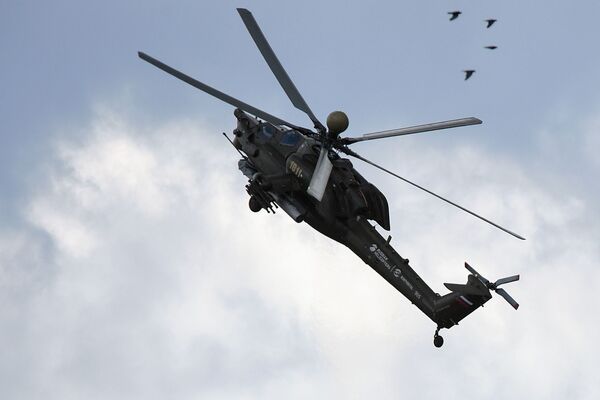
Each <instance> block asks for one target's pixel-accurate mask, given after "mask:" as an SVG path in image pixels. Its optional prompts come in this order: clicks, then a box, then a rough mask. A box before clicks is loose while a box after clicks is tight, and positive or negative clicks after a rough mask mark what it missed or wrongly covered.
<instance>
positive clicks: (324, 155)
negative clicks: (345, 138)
mask: <svg viewBox="0 0 600 400" xmlns="http://www.w3.org/2000/svg"><path fill="white" fill-rule="evenodd" d="M328 153H329V150H327V149H326V148H325V146H323V147H321V153H320V154H319V160H318V161H317V166H316V167H315V171H314V172H313V176H312V178H311V180H310V184H309V185H308V189H307V190H306V192H307V193H308V194H309V195H311V196H312V197H314V198H315V199H317V200H318V201H321V199H322V198H323V193H325V188H326V187H327V182H328V181H329V175H331V169H332V168H333V164H331V161H329V156H328Z"/></svg>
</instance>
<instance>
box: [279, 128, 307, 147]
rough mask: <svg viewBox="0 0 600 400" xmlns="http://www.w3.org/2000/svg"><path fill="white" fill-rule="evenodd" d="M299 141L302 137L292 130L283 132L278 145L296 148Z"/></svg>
mask: <svg viewBox="0 0 600 400" xmlns="http://www.w3.org/2000/svg"><path fill="white" fill-rule="evenodd" d="M300 139H302V136H301V135H300V134H299V133H298V132H296V131H294V130H292V131H287V132H284V133H283V135H281V140H280V142H279V143H281V144H282V145H284V146H296V145H297V144H298V142H300Z"/></svg>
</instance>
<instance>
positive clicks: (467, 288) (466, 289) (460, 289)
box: [444, 283, 487, 296]
mask: <svg viewBox="0 0 600 400" xmlns="http://www.w3.org/2000/svg"><path fill="white" fill-rule="evenodd" d="M444 286H446V287H447V288H448V289H449V290H451V291H453V292H457V293H461V294H473V295H476V296H482V295H485V294H486V293H487V290H482V289H480V288H477V287H475V286H472V285H460V284H458V283H444Z"/></svg>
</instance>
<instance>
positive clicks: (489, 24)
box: [485, 19, 497, 29]
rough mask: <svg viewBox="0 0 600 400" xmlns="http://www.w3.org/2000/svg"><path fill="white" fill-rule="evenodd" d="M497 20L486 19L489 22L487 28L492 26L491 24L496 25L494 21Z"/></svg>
mask: <svg viewBox="0 0 600 400" xmlns="http://www.w3.org/2000/svg"><path fill="white" fill-rule="evenodd" d="M496 21H497V20H495V19H486V20H485V22H487V27H486V28H488V29H489V28H490V26H492V25H494V22H496Z"/></svg>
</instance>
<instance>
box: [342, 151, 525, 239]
mask: <svg viewBox="0 0 600 400" xmlns="http://www.w3.org/2000/svg"><path fill="white" fill-rule="evenodd" d="M340 150H341V151H343V152H344V153H346V154H348V155H350V156H353V157H356V158H358V159H359V160H362V161H364V162H366V163H367V164H371V165H372V166H374V167H375V168H379V169H380V170H382V171H384V172H387V173H388V174H390V175H392V176H395V177H396V178H398V179H401V180H403V181H404V182H406V183H409V184H411V185H413V186H414V187H416V188H418V189H421V190H423V191H425V192H427V193H429V194H430V195H432V196H435V197H437V198H438V199H440V200H443V201H445V202H446V203H448V204H451V205H453V206H454V207H457V208H460V209H461V210H463V211H464V212H466V213H469V214H471V215H472V216H474V217H477V218H479V219H480V220H482V221H485V222H487V223H488V224H490V225H493V226H495V227H496V228H498V229H500V230H503V231H504V232H506V233H508V234H510V235H512V236H514V237H516V238H518V239H521V240H525V238H524V237H522V236H520V235H518V234H516V233H514V232H511V231H509V230H508V229H506V228H503V227H501V226H500V225H498V224H496V223H494V222H492V221H490V220H489V219H486V218H484V217H482V216H481V215H478V214H475V213H474V212H473V211H471V210H468V209H466V208H464V207H462V206H459V205H458V204H456V203H454V202H452V201H450V200H448V199H445V198H443V197H442V196H440V195H438V194H435V193H433V192H432V191H431V190H428V189H425V188H424V187H423V186H420V185H417V184H416V183H414V182H411V181H409V180H408V179H406V178H403V177H401V176H400V175H397V174H395V173H393V172H391V171H389V170H387V169H385V168H383V167H380V166H379V165H377V164H375V163H374V162H372V161H369V160H367V159H366V158H364V157H361V156H359V155H358V154H356V153H355V152H353V151H352V150H350V149H348V148H347V147H342V148H340Z"/></svg>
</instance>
